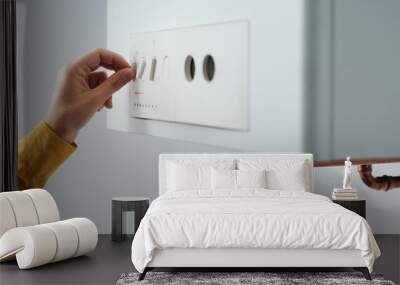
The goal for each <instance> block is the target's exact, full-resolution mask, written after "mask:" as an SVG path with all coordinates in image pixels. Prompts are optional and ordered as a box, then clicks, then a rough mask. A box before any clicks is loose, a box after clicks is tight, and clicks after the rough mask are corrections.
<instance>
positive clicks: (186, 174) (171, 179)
mask: <svg viewBox="0 0 400 285" xmlns="http://www.w3.org/2000/svg"><path fill="white" fill-rule="evenodd" d="M234 167H235V161H234V160H208V159H196V160H191V159H180V160H174V161H169V162H168V163H167V191H183V190H188V189H211V168H215V169H234Z"/></svg>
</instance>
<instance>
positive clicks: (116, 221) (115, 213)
mask: <svg viewBox="0 0 400 285" xmlns="http://www.w3.org/2000/svg"><path fill="white" fill-rule="evenodd" d="M149 204H150V199H149V198H146V197H132V196H130V197H114V198H112V205H111V207H112V212H111V217H112V218H111V220H112V221H111V222H112V230H111V239H112V240H113V241H123V240H124V239H126V235H125V234H123V233H122V213H123V212H127V211H134V212H135V232H134V234H135V233H136V231H137V229H138V227H139V224H140V221H141V220H142V218H143V217H144V214H146V211H147V209H148V208H149Z"/></svg>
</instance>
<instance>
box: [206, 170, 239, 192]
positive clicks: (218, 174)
mask: <svg viewBox="0 0 400 285" xmlns="http://www.w3.org/2000/svg"><path fill="white" fill-rule="evenodd" d="M211 189H213V190H216V189H236V170H230V169H215V168H212V170H211Z"/></svg>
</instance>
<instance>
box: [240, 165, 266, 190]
mask: <svg viewBox="0 0 400 285" xmlns="http://www.w3.org/2000/svg"><path fill="white" fill-rule="evenodd" d="M236 183H237V188H267V171H266V170H265V169H262V170H236Z"/></svg>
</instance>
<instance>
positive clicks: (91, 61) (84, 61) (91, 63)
mask: <svg viewBox="0 0 400 285" xmlns="http://www.w3.org/2000/svg"><path fill="white" fill-rule="evenodd" d="M73 66H74V67H77V68H84V69H85V71H86V72H87V73H89V72H92V71H94V70H96V69H97V68H99V67H100V66H101V67H104V68H107V69H110V70H114V71H118V70H120V69H124V68H127V67H130V65H129V63H128V62H127V61H126V60H125V59H124V58H123V57H122V56H121V55H119V54H118V53H115V52H112V51H110V50H106V49H102V48H99V49H96V50H94V51H92V52H91V53H89V54H87V55H85V56H83V57H81V58H80V59H78V60H77V61H76V62H75V63H74V64H73Z"/></svg>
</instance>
